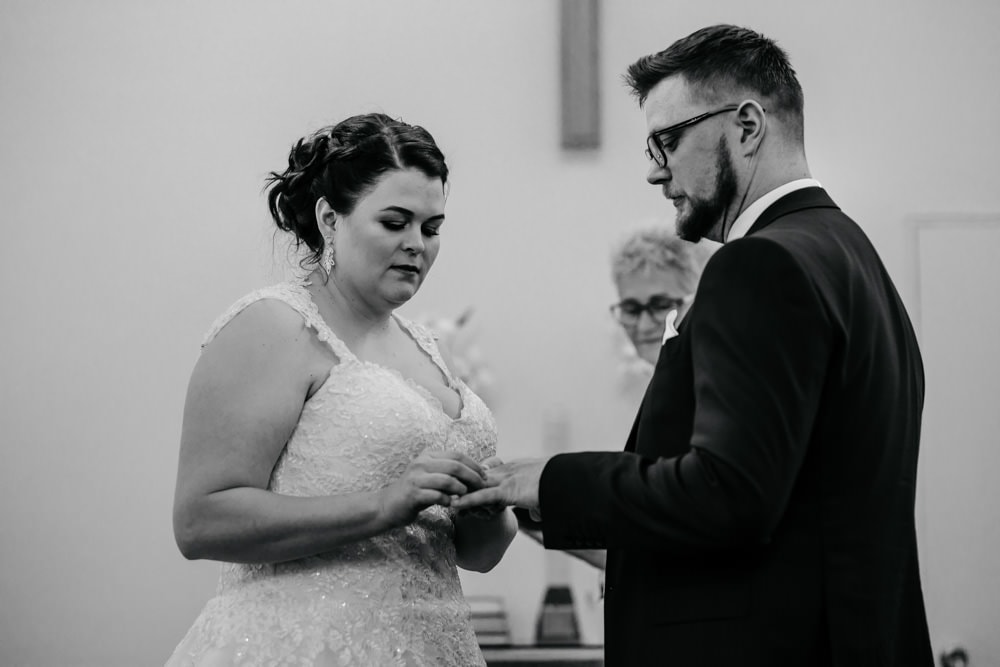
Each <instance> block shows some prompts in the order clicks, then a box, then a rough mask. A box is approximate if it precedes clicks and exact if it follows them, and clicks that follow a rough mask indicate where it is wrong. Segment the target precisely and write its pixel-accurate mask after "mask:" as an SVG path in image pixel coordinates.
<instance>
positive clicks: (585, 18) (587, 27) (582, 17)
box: [559, 0, 601, 149]
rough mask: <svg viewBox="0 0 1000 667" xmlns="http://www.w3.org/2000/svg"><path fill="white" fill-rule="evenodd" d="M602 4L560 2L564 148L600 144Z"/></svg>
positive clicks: (585, 0)
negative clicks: (599, 21) (600, 12)
mask: <svg viewBox="0 0 1000 667" xmlns="http://www.w3.org/2000/svg"><path fill="white" fill-rule="evenodd" d="M599 2H600V0H560V1H559V56H560V68H561V72H562V87H561V92H562V95H561V100H560V104H561V107H562V147H563V148H569V149H588V148H598V147H600V145H601V104H600V103H601V85H600V79H599V77H598V74H599V70H600V67H599V65H600V59H599V57H598V56H599V53H600V52H599V48H598V46H599V45H598V39H599V34H598V25H599V24H598V9H599V4H598V3H599Z"/></svg>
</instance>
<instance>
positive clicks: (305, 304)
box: [201, 281, 357, 362]
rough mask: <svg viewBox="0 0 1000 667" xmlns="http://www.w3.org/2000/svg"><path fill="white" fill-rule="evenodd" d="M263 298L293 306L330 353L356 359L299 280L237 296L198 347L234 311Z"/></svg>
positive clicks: (221, 326)
mask: <svg viewBox="0 0 1000 667" xmlns="http://www.w3.org/2000/svg"><path fill="white" fill-rule="evenodd" d="M262 299H277V300H278V301H281V302H283V303H285V304H287V305H288V306H290V307H291V308H293V309H294V310H295V312H297V313H298V314H299V315H300V316H301V317H302V319H303V321H305V323H306V326H308V327H310V328H311V329H313V330H314V331H315V332H316V337H317V338H318V339H320V340H321V341H323V342H324V343H326V344H327V345H329V346H330V349H332V350H333V353H334V354H336V355H337V358H338V359H340V360H341V361H342V362H343V361H348V360H350V361H357V357H355V356H354V353H353V352H351V351H350V349H348V347H347V345H345V344H344V342H343V341H342V340H340V339H339V338H337V335H336V334H335V333H333V330H332V329H330V327H329V325H327V323H326V321H325V320H324V319H323V317H322V315H320V314H319V308H317V307H316V304H315V303H314V302H313V300H312V297H311V296H310V294H309V290H308V289H306V286H305V285H304V284H302V283H301V282H291V281H289V282H284V283H278V284H276V285H271V286H270V287H263V288H261V289H258V290H255V291H253V292H251V293H250V294H247V295H246V296H244V297H242V298H240V299H239V300H238V301H236V303H234V304H233V305H232V306H230V307H229V308H228V309H227V310H226V312H225V313H223V314H222V315H221V316H220V317H219V318H218V319H217V320H215V323H213V324H212V327H211V328H210V329H209V331H208V333H207V334H206V335H205V338H204V339H203V340H202V343H201V347H202V348H204V347H205V346H206V345H208V344H209V343H210V342H212V339H214V338H215V337H216V336H217V335H218V333H219V332H220V331H222V328H223V327H225V326H226V325H227V324H229V322H230V321H232V319H233V318H234V317H236V316H237V315H239V314H240V313H241V312H242V311H243V310H244V309H245V308H246V307H247V306H249V305H250V304H252V303H256V302H257V301H261V300H262Z"/></svg>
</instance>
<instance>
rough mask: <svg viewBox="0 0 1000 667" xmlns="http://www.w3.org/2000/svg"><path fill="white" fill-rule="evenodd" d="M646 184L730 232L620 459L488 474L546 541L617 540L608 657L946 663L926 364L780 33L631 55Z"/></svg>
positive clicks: (665, 350) (721, 232)
mask: <svg viewBox="0 0 1000 667" xmlns="http://www.w3.org/2000/svg"><path fill="white" fill-rule="evenodd" d="M627 79H628V81H629V84H630V86H631V88H632V91H633V92H634V94H635V95H636V97H637V98H638V101H639V105H640V107H642V109H643V110H644V111H645V116H646V126H647V129H648V131H649V137H648V139H647V149H648V151H647V157H648V159H649V173H648V175H647V180H648V181H649V182H650V183H651V184H653V185H656V186H658V187H660V188H661V190H662V191H663V195H664V197H666V198H667V199H669V200H671V202H673V204H674V206H675V207H676V210H677V229H678V233H679V234H681V236H683V237H684V238H686V239H688V240H691V241H694V240H697V239H699V238H701V237H707V238H710V239H713V240H716V241H721V242H724V243H725V245H724V246H723V247H722V248H721V249H720V250H718V251H717V252H716V254H715V255H714V257H713V258H712V259H711V260H710V261H709V263H708V265H707V267H706V268H705V271H704V274H703V276H702V279H701V283H700V285H699V288H698V292H697V296H696V298H695V300H694V305H693V307H692V308H691V310H690V311H689V312H688V314H687V316H686V317H685V318H684V320H683V323H682V324H681V326H680V334H679V335H678V336H676V337H674V338H671V339H669V340H667V341H666V342H665V343H664V345H663V347H662V349H661V351H660V355H659V360H658V361H657V364H656V372H655V375H654V376H653V379H652V381H651V383H650V385H649V388H648V390H647V392H646V395H645V397H644V399H643V402H642V405H641V407H640V408H639V413H638V415H637V417H636V420H635V425H634V426H633V428H632V432H631V434H630V435H629V438H628V441H627V443H626V445H625V451H624V452H623V453H612V452H580V453H571V454H561V455H557V456H555V457H552V458H551V459H548V460H518V461H512V462H510V463H508V464H507V465H504V466H501V467H499V468H494V469H491V470H490V483H491V484H493V486H491V487H490V488H487V489H484V490H481V491H477V492H474V493H471V494H468V495H466V496H465V497H464V498H462V499H460V500H459V501H458V502H457V503H456V505H457V507H459V508H463V507H471V506H474V505H477V504H484V503H485V504H488V503H495V502H501V503H507V504H513V505H517V506H520V507H523V508H527V509H529V510H530V511H531V513H532V514H533V515H535V516H536V517H537V516H539V515H540V517H541V521H542V525H543V526H544V540H545V546H546V547H547V548H550V549H579V548H602V547H604V548H607V549H608V570H607V586H606V599H605V637H606V664H607V665H608V666H609V667H636V666H642V665H678V666H681V667H685V666H688V665H699V666H701V665H707V666H712V667H715V666H718V667H731V666H733V665H740V666H741V667H753V666H759V667H782V666H785V665H787V666H789V667H792V666H794V667H823V666H832V665H852V666H853V665H878V666H879V667H894V666H899V667H903V666H905V667H919V666H928V667H930V666H931V665H932V664H933V661H932V656H931V648H930V641H929V638H928V631H927V622H926V618H925V613H924V606H923V599H922V594H921V589H920V579H919V570H918V566H917V545H916V538H915V532H914V516H913V513H914V489H915V485H916V476H917V447H918V442H919V437H920V413H921V409H922V405H923V398H924V376H923V367H922V364H921V360H920V353H919V350H918V349H917V341H916V338H915V337H914V333H913V329H912V327H911V325H910V321H909V318H908V317H907V314H906V311H905V309H904V308H903V304H902V302H901V301H900V298H899V296H898V294H897V293H896V289H895V287H894V286H893V284H892V281H891V280H890V278H889V276H888V274H887V273H886V270H885V267H884V266H883V265H882V262H881V260H880V259H879V257H878V255H877V254H876V252H875V250H874V248H873V247H872V245H871V243H870V242H869V240H868V238H867V237H866V236H865V234H864V232H862V230H861V228H860V227H858V225H857V224H855V223H854V222H853V221H852V220H851V219H850V218H848V217H847V216H846V215H845V214H844V213H843V212H841V210H840V209H839V208H838V207H837V205H836V204H835V203H834V202H833V200H832V199H831V198H830V196H829V195H827V193H826V192H825V191H824V190H823V189H822V188H821V187H820V184H819V183H817V182H816V181H815V180H813V179H812V178H810V175H809V169H808V166H807V164H806V158H805V150H804V146H803V129H802V107H803V98H802V89H801V87H800V85H799V82H798V80H797V78H796V75H795V72H794V70H793V69H792V67H791V66H790V64H789V62H788V59H787V56H786V54H785V53H784V52H783V51H782V50H781V49H780V48H779V47H778V46H777V45H776V44H775V43H774V42H772V41H771V40H769V39H767V38H765V37H763V36H761V35H759V34H757V33H755V32H752V31H750V30H746V29H742V28H737V27H734V26H725V25H722V26H713V27H710V28H705V29H702V30H699V31H697V32H695V33H693V34H691V35H689V36H688V37H685V38H683V39H681V40H679V41H677V42H675V43H674V44H672V45H671V46H670V47H669V48H667V49H666V50H665V51H662V52H660V53H656V54H653V55H650V56H647V57H644V58H641V59H640V60H639V61H638V62H636V63H635V64H633V65H632V66H631V67H630V68H629V70H628V74H627Z"/></svg>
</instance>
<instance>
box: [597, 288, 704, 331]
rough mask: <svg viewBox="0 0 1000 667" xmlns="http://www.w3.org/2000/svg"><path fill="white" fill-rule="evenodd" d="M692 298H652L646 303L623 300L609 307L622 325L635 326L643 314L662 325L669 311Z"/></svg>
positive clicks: (690, 296) (689, 296)
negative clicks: (647, 314)
mask: <svg viewBox="0 0 1000 667" xmlns="http://www.w3.org/2000/svg"><path fill="white" fill-rule="evenodd" d="M693 296H694V295H688V296H682V297H679V298H675V297H669V296H654V297H653V298H652V299H650V300H649V301H647V302H646V303H641V302H639V301H636V300H635V299H625V300H624V301H620V302H618V303H615V304H612V305H611V314H612V315H614V317H615V319H616V320H618V321H619V322H621V323H622V324H635V323H636V322H638V321H639V318H640V317H642V314H643V313H649V316H650V317H651V318H653V321H654V322H658V323H660V324H662V323H663V322H666V321H667V313H669V312H670V311H671V310H677V309H678V308H680V307H681V306H683V305H684V304H685V303H688V302H689V301H691V298H692V297H693Z"/></svg>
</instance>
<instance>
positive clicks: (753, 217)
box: [725, 178, 823, 243]
mask: <svg viewBox="0 0 1000 667" xmlns="http://www.w3.org/2000/svg"><path fill="white" fill-rule="evenodd" d="M821 187H823V186H822V185H820V184H819V181H817V180H816V179H814V178H800V179H798V180H795V181H789V182H788V183H785V184H784V185H779V186H778V187H776V188H775V189H773V190H771V191H770V192H768V193H767V194H765V195H764V196H762V197H760V198H759V199H758V200H757V201H755V202H754V203H752V204H750V205H749V206H747V207H746V210H744V211H743V212H742V213H740V215H739V217H737V218H736V221H735V222H734V223H733V226H732V227H731V228H730V229H729V233H728V234H726V240H725V243H729V242H730V241H735V240H736V239H741V238H743V237H744V236H746V233H747V232H748V231H750V228H751V227H753V223H755V222H757V218H759V217H760V214H761V213H763V212H764V211H765V210H767V207H768V206H770V205H771V204H773V203H774V202H776V201H778V200H779V199H781V198H782V197H784V196H785V195H787V194H789V193H791V192H795V191H796V190H801V189H803V188H821Z"/></svg>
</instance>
